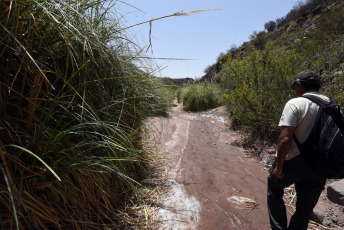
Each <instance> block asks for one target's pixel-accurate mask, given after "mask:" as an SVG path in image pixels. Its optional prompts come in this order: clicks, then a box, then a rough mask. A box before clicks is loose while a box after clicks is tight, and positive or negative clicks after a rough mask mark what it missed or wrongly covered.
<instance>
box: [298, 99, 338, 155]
mask: <svg viewBox="0 0 344 230" xmlns="http://www.w3.org/2000/svg"><path fill="white" fill-rule="evenodd" d="M302 97H304V98H307V99H309V100H311V101H313V102H315V103H316V104H318V105H319V106H320V108H319V111H318V114H317V116H319V112H320V110H321V109H322V108H323V107H325V106H326V104H325V102H323V101H322V100H320V99H319V98H318V97H316V96H313V95H302ZM331 103H332V100H331V101H330V103H329V104H331ZM316 120H317V119H316ZM312 131H313V128H312ZM310 135H312V133H310ZM293 139H294V141H295V143H296V145H297V147H298V148H299V150H300V151H301V143H300V142H299V140H298V139H297V137H296V136H295V134H294V135H293Z"/></svg>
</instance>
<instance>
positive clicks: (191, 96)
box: [177, 84, 222, 111]
mask: <svg viewBox="0 0 344 230" xmlns="http://www.w3.org/2000/svg"><path fill="white" fill-rule="evenodd" d="M177 97H178V100H179V101H180V100H182V101H183V109H184V110H185V111H203V110H207V109H212V108H216V107H218V106H220V105H221V104H222V101H221V90H220V89H219V88H218V87H217V86H216V85H213V84H209V85H200V84H192V85H189V86H186V87H184V88H182V89H180V90H179V91H178V92H177Z"/></svg>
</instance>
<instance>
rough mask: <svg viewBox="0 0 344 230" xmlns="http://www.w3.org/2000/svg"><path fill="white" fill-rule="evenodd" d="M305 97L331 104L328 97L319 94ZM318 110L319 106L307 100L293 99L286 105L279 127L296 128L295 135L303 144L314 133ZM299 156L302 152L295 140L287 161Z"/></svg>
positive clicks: (309, 93) (312, 93)
mask: <svg viewBox="0 0 344 230" xmlns="http://www.w3.org/2000/svg"><path fill="white" fill-rule="evenodd" d="M304 95H313V96H316V97H318V98H319V99H321V100H322V101H324V102H325V103H329V102H330V99H329V98H328V97H326V96H324V95H322V94H320V93H319V92H307V93H305V94H304ZM318 110H319V105H318V104H316V103H315V102H313V101H311V100H309V99H307V98H304V97H297V98H293V99H291V100H289V101H288V102H287V103H286V105H285V107H284V110H283V113H282V116H281V119H280V122H279V124H278V126H292V127H296V129H295V133H294V134H295V136H296V138H297V140H298V141H299V142H300V143H301V144H302V143H304V142H305V141H306V140H307V138H308V136H309V134H310V133H311V131H312V128H313V125H314V122H315V119H316V117H317V113H318ZM299 154H300V150H299V149H298V147H297V145H296V143H295V141H294V140H293V141H292V144H291V147H290V150H289V153H288V154H287V156H286V160H290V159H293V158H294V157H296V156H297V155H299Z"/></svg>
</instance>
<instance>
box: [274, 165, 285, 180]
mask: <svg viewBox="0 0 344 230" xmlns="http://www.w3.org/2000/svg"><path fill="white" fill-rule="evenodd" d="M274 175H275V177H276V178H278V179H282V178H283V176H284V174H283V170H282V169H278V168H277V167H275V169H274Z"/></svg>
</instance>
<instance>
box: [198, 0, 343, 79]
mask: <svg viewBox="0 0 344 230" xmlns="http://www.w3.org/2000/svg"><path fill="white" fill-rule="evenodd" d="M343 8H344V2H343V1H341V0H308V1H306V3H304V4H301V5H298V6H295V7H294V8H293V9H292V10H291V11H290V12H289V13H288V14H287V15H286V16H284V17H282V18H279V19H277V20H276V22H275V21H270V22H267V23H266V25H265V28H266V29H268V30H269V31H267V30H264V31H260V32H256V31H254V32H253V34H252V35H251V36H250V41H248V42H244V43H243V44H242V45H241V46H240V47H234V48H233V47H232V48H231V49H229V50H228V51H227V52H226V53H222V54H220V56H219V57H218V60H217V62H216V63H214V64H212V65H210V66H208V67H207V68H206V70H205V75H204V76H202V78H201V79H200V81H201V82H219V81H220V80H221V72H222V70H223V68H224V62H226V60H227V58H228V56H231V58H232V59H236V58H241V57H245V56H248V55H249V54H250V52H251V47H252V46H253V47H255V48H257V49H259V50H264V49H265V47H266V44H267V43H275V45H276V46H281V47H282V46H283V47H285V48H286V49H287V50H291V49H293V44H294V43H295V41H298V40H299V39H301V40H302V39H303V38H304V34H306V33H309V32H312V31H313V32H315V31H316V30H320V31H321V32H322V35H323V39H324V41H325V39H326V37H330V36H332V35H333V34H331V33H332V32H333V31H331V30H330V29H329V28H327V25H326V24H328V23H330V24H332V25H331V26H330V28H334V29H335V30H337V31H338V32H343V30H342V29H343V26H342V24H343V23H344V20H343V19H344V18H343V16H341V17H334V14H336V13H337V11H341V12H342V14H343ZM331 16H333V18H331ZM332 19H333V20H332ZM326 20H332V21H330V22H326V23H324V21H326ZM269 23H270V25H271V23H272V26H273V28H272V30H271V27H270V28H269ZM334 42H336V43H335V45H336V46H337V47H338V48H339V46H340V45H342V44H339V40H337V41H334ZM328 45H330V44H328ZM324 46H325V47H326V44H325V45H324ZM339 66H340V65H339V63H338V66H337V67H339ZM322 71H324V69H323V70H322Z"/></svg>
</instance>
